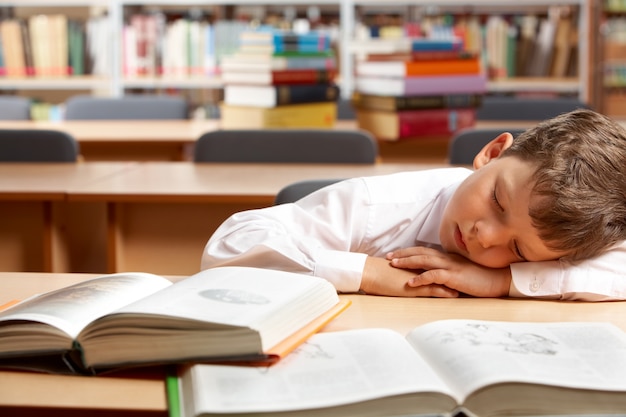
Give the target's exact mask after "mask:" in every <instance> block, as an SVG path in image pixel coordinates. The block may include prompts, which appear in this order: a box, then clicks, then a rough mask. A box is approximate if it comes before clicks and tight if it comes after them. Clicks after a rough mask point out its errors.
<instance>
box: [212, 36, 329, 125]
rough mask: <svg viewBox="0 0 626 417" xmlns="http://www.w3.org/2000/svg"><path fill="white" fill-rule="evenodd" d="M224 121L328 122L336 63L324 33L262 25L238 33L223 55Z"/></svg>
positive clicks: (232, 123)
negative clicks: (235, 43) (236, 42)
mask: <svg viewBox="0 0 626 417" xmlns="http://www.w3.org/2000/svg"><path fill="white" fill-rule="evenodd" d="M221 72H222V80H223V82H224V101H223V103H222V106H221V123H222V127H223V128H225V129H228V128H282V127H286V128H288V127H292V128H296V127H298V128H300V127H311V128H330V127H332V126H333V125H334V124H335V121H336V119H337V100H338V98H339V88H338V87H337V85H335V83H334V79H335V77H336V75H337V65H336V58H335V55H334V53H333V52H332V50H331V48H330V37H329V35H328V34H327V33H324V32H318V31H311V32H308V33H305V34H300V33H294V32H290V31H282V30H278V29H274V28H269V29H268V28H260V29H258V30H250V31H244V32H243V33H241V35H240V46H239V50H238V51H237V52H236V53H235V54H233V55H230V56H226V57H224V58H223V59H222V61H221Z"/></svg>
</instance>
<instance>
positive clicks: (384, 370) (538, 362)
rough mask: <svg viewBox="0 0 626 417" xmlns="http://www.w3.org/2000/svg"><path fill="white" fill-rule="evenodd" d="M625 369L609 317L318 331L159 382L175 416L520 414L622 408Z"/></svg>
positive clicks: (619, 336)
mask: <svg viewBox="0 0 626 417" xmlns="http://www.w3.org/2000/svg"><path fill="white" fill-rule="evenodd" d="M624 375H626V334H624V332H622V331H621V330H620V329H619V328H617V327H615V326H613V325H610V324H607V323H514V322H490V321H476V320H441V321H435V322H431V323H427V324H425V325H422V326H419V327H417V328H415V329H414V330H412V331H411V332H409V334H408V335H407V336H406V337H403V336H402V335H400V334H398V333H397V332H394V331H392V330H389V329H373V328H370V329H358V330H347V331H339V332H328V333H319V334H316V335H314V336H312V337H311V338H310V339H309V340H308V341H307V342H306V343H305V344H303V345H302V346H300V347H299V348H298V349H297V350H295V351H294V352H293V353H292V354H290V355H289V356H287V357H286V358H285V359H283V360H282V361H280V362H278V363H277V364H276V365H273V366H270V367H268V368H266V369H258V368H256V369H255V368H250V367H237V366H227V365H203V364H202V365H193V366H191V367H188V368H185V369H183V370H182V371H181V374H180V377H179V378H178V379H177V380H176V379H173V381H172V380H170V381H169V382H174V383H172V384H171V386H170V388H171V389H172V391H171V392H172V394H173V395H171V396H170V398H171V399H173V398H176V397H177V394H179V396H178V398H179V399H180V403H179V404H178V408H179V411H180V415H181V416H183V417H201V416H202V417H208V416H214V415H226V414H227V415H229V416H231V417H236V416H243V415H246V416H251V415H254V416H270V415H280V416H281V417H296V416H324V417H336V416H365V417H367V416H382V415H384V416H407V415H413V416H414V415H454V414H455V413H457V412H459V411H463V412H464V413H465V414H466V415H476V416H503V415H526V416H529V415H557V414H569V415H572V414H612V413H618V412H623V411H624V410H626V378H625V377H624ZM176 383H178V384H176ZM168 385H170V384H168ZM177 390H178V391H177Z"/></svg>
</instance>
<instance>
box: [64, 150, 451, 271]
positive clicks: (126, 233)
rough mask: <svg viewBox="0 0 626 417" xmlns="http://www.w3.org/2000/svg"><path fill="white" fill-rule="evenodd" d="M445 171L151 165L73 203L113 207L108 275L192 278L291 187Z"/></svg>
mask: <svg viewBox="0 0 626 417" xmlns="http://www.w3.org/2000/svg"><path fill="white" fill-rule="evenodd" d="M440 166H441V165H437V164H433V165H428V164H374V165H362V164H354V165H345V164H342V165H335V164H248V163H246V164H224V163H203V164H194V163H192V162H145V163H141V164H139V165H137V166H136V167H135V169H132V170H127V171H125V172H124V173H123V174H121V175H116V176H111V177H109V178H103V179H102V180H101V181H97V182H91V183H89V184H80V185H76V186H74V187H71V188H70V189H69V190H68V197H67V198H68V201H69V202H70V203H96V204H105V205H106V206H107V211H108V216H107V224H108V226H107V230H108V239H107V242H108V243H107V247H108V259H107V265H108V268H107V271H108V272H117V271H128V270H142V271H147V272H153V273H157V274H172V275H189V274H193V273H195V272H197V271H198V270H199V268H200V258H201V255H202V250H203V248H204V245H205V244H206V242H207V240H208V238H209V237H210V236H211V235H212V233H213V232H214V231H215V229H216V228H217V227H218V226H219V225H220V224H221V223H222V222H223V221H224V220H226V218H227V217H229V216H230V215H231V214H234V213H236V212H238V211H242V210H247V209H252V208H259V207H266V206H270V205H272V204H273V202H274V197H275V195H276V194H277V193H278V191H279V190H280V189H281V188H282V187H283V186H285V185H287V184H289V183H292V182H295V181H300V180H305V179H316V178H349V177H356V176H362V175H363V176H365V175H380V174H387V173H392V172H400V171H407V170H419V169H426V168H433V167H440ZM90 272H92V271H90ZM102 272H105V271H102Z"/></svg>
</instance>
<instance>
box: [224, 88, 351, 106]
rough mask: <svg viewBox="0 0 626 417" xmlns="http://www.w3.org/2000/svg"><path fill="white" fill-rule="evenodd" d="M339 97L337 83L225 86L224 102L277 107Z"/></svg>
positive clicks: (235, 104) (330, 100) (232, 104)
mask: <svg viewBox="0 0 626 417" xmlns="http://www.w3.org/2000/svg"><path fill="white" fill-rule="evenodd" d="M338 99H339V87H338V86H337V85H335V84H292V85H243V84H227V85H225V86H224V103H225V104H228V105H231V106H256V107H276V106H282V105H285V104H301V103H315V102H333V101H337V100H338Z"/></svg>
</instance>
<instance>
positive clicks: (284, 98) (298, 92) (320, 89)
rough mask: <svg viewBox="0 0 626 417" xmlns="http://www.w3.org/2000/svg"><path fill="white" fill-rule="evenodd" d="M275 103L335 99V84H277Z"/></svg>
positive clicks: (337, 89)
mask: <svg viewBox="0 0 626 417" xmlns="http://www.w3.org/2000/svg"><path fill="white" fill-rule="evenodd" d="M275 92H276V105H277V106H282V105H285V104H298V103H314V102H328V101H337V99H338V98H339V87H337V86H336V85H334V84H333V85H324V84H318V85H279V86H276V87H275Z"/></svg>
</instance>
